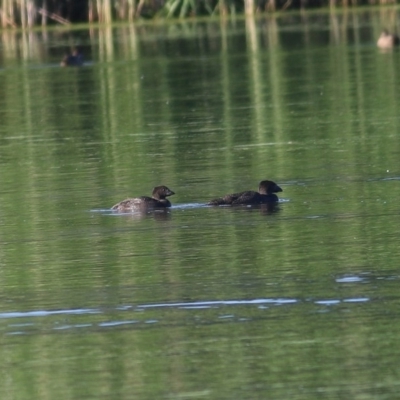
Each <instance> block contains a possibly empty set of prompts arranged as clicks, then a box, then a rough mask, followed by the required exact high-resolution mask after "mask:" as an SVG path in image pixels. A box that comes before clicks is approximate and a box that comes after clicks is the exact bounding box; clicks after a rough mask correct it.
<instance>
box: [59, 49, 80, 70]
mask: <svg viewBox="0 0 400 400" xmlns="http://www.w3.org/2000/svg"><path fill="white" fill-rule="evenodd" d="M60 65H61V66H62V67H81V66H82V65H83V55H82V54H81V53H80V52H79V50H78V49H73V50H72V52H71V53H69V54H66V55H65V56H64V57H63V59H62V60H61V63H60Z"/></svg>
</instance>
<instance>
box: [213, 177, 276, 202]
mask: <svg viewBox="0 0 400 400" xmlns="http://www.w3.org/2000/svg"><path fill="white" fill-rule="evenodd" d="M278 192H282V189H281V188H280V187H279V186H278V185H277V184H276V183H275V182H272V181H261V182H260V185H259V186H258V192H255V191H253V190H247V191H245V192H240V193H232V194H227V195H225V196H224V197H219V198H217V199H213V200H211V201H209V202H208V203H207V205H211V206H222V205H231V206H235V205H241V204H244V205H251V204H267V203H276V202H278V201H279V198H278V196H277V195H276V194H275V193H278Z"/></svg>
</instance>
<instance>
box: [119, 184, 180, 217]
mask: <svg viewBox="0 0 400 400" xmlns="http://www.w3.org/2000/svg"><path fill="white" fill-rule="evenodd" d="M173 194H175V193H174V192H173V191H172V190H171V189H169V188H167V187H166V186H156V187H155V188H153V192H152V194H151V197H148V196H140V197H133V198H129V199H125V200H122V201H120V202H119V203H117V204H115V205H113V206H112V207H111V210H113V211H116V212H121V213H133V212H138V211H139V212H148V211H152V210H160V209H161V210H163V209H164V210H165V209H166V208H167V207H171V203H170V202H169V200H167V197H168V196H172V195H173Z"/></svg>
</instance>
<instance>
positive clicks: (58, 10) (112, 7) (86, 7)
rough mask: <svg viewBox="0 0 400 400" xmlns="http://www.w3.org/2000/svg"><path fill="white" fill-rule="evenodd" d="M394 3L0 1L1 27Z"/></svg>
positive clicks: (343, 0)
mask: <svg viewBox="0 0 400 400" xmlns="http://www.w3.org/2000/svg"><path fill="white" fill-rule="evenodd" d="M388 4H396V0H0V21H1V26H2V27H3V28H7V27H14V28H16V27H22V28H27V27H32V26H35V25H39V24H41V25H47V24H54V23H57V24H64V25H69V24H71V23H75V22H99V23H103V24H108V23H111V22H113V21H133V20H135V19H137V18H139V17H144V18H156V17H164V18H168V17H182V18H183V17H188V16H195V15H196V16H199V15H213V14H219V15H221V16H224V15H227V14H235V13H245V14H247V15H252V14H255V13H259V12H265V11H267V12H273V11H278V10H285V9H288V8H290V9H306V8H315V7H328V6H329V7H349V6H352V7H354V6H365V5H388Z"/></svg>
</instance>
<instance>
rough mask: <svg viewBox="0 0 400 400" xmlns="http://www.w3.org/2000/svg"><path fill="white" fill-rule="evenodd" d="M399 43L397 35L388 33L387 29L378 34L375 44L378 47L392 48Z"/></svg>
mask: <svg viewBox="0 0 400 400" xmlns="http://www.w3.org/2000/svg"><path fill="white" fill-rule="evenodd" d="M399 44H400V39H399V37H398V36H397V35H394V34H392V33H389V32H388V31H386V30H384V31H383V32H382V33H381V35H380V36H379V39H378V41H377V42H376V45H377V46H378V47H379V48H380V49H392V48H393V47H395V46H398V45H399Z"/></svg>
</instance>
